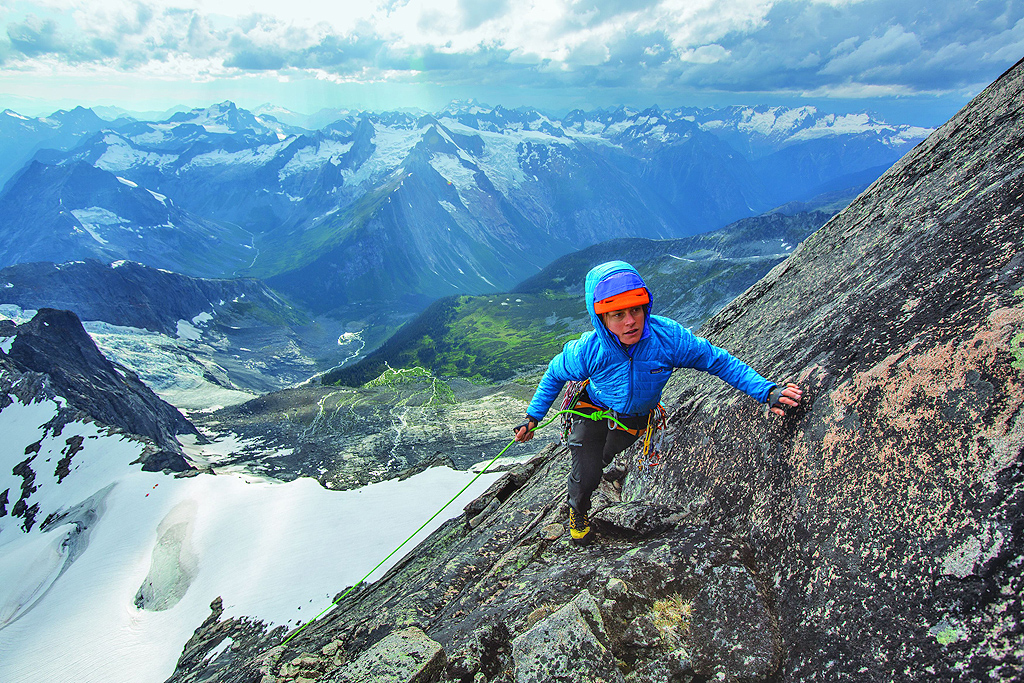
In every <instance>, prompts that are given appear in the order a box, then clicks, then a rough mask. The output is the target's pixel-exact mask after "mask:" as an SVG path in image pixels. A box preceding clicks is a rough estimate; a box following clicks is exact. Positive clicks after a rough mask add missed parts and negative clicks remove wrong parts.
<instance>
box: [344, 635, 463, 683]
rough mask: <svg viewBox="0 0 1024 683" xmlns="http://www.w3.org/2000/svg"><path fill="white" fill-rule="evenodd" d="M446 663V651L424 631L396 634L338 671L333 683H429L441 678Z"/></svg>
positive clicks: (389, 636)
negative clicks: (390, 682)
mask: <svg viewBox="0 0 1024 683" xmlns="http://www.w3.org/2000/svg"><path fill="white" fill-rule="evenodd" d="M446 662H447V657H446V656H445V653H444V648H442V647H441V645H440V644H439V643H437V642H435V641H434V640H431V639H430V637H429V636H427V634H426V633H424V632H423V631H422V630H420V629H418V628H416V627H411V628H407V629H403V630H401V631H395V632H394V633H392V634H390V635H388V636H387V637H385V638H384V639H383V640H381V641H380V642H379V643H377V644H376V645H374V646H373V647H372V648H370V649H369V650H367V651H366V652H364V653H363V654H362V655H360V656H359V657H358V658H357V659H356V660H355V661H353V662H351V663H350V664H348V665H346V666H345V667H343V668H342V669H339V670H338V671H337V672H335V674H334V676H333V677H332V678H331V681H332V683H365V682H366V681H393V682H394V683H427V682H428V681H431V680H433V679H434V678H436V677H437V676H438V675H440V673H441V670H442V669H443V668H444V665H445V663H446Z"/></svg>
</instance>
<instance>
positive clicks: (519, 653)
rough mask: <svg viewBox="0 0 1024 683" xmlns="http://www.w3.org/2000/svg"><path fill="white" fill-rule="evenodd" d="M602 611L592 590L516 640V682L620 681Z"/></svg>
mask: <svg viewBox="0 0 1024 683" xmlns="http://www.w3.org/2000/svg"><path fill="white" fill-rule="evenodd" d="M607 641H608V635H607V633H605V629H604V622H603V621H602V619H601V612H600V610H599V609H598V607H597V603H596V602H595V601H594V598H593V596H592V595H591V594H590V592H589V591H587V590H583V591H580V593H579V594H578V595H577V596H576V597H575V598H573V599H572V600H571V601H570V602H569V603H567V604H566V605H565V606H563V607H562V608H561V609H559V610H558V611H557V612H555V613H554V614H552V615H551V616H550V617H548V618H546V619H544V620H543V621H541V622H539V623H538V624H537V625H536V626H534V627H533V628H531V629H530V630H529V631H527V632H526V633H523V634H522V635H520V636H519V637H517V638H516V639H515V640H513V641H512V659H513V660H514V662H515V671H516V683H549V682H550V681H559V682H560V683H572V682H573V681H579V682H580V683H601V682H603V683H613V682H614V683H619V682H624V681H625V679H624V678H623V676H622V673H621V672H620V671H619V669H618V667H617V666H616V665H615V658H614V657H613V656H612V653H611V651H610V650H609V649H608V648H607V647H606V646H605V645H604V643H606V642H607Z"/></svg>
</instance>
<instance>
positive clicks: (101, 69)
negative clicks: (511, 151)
mask: <svg viewBox="0 0 1024 683" xmlns="http://www.w3.org/2000/svg"><path fill="white" fill-rule="evenodd" d="M0 26H2V30H0V109H2V108H6V107H9V108H12V109H14V110H16V111H19V112H21V113H26V114H33V115H38V114H42V113H48V112H49V111H52V110H53V109H54V108H57V107H67V106H70V105H74V104H84V105H86V106H94V105H115V106H120V107H124V108H126V109H131V110H136V111H143V110H158V109H159V110H162V109H166V108H169V107H171V106H174V105H179V104H182V105H187V106H206V105H209V104H212V103H216V102H220V101H223V100H226V99H230V100H233V101H234V102H236V103H238V104H239V105H240V106H244V107H250V108H251V107H255V106H257V105H260V104H263V103H272V104H275V105H279V106H282V107H286V108H288V109H292V110H294V111H298V112H302V113H314V112H316V111H317V110H319V109H321V108H325V107H331V108H339V107H352V108H361V109H393V108H399V107H418V108H422V109H425V110H428V111H436V110H437V109H440V108H442V107H443V106H445V105H446V104H447V103H448V102H449V101H451V100H453V99H467V98H476V99H478V100H479V101H481V102H484V103H487V104H491V105H495V104H503V105H505V106H520V105H530V106H534V107H538V108H541V109H546V110H549V111H552V112H554V113H559V112H563V111H565V110H568V109H571V108H576V107H580V108H584V109H593V108H596V107H607V106H615V105H619V104H627V105H633V106H648V105H651V104H658V105H660V106H662V107H672V106H678V105H696V106H709V105H723V104H787V105H796V104H808V103H809V104H814V105H816V106H818V107H819V108H822V109H825V110H828V111H855V110H864V109H868V110H872V111H875V112H878V113H880V114H881V115H882V116H884V117H885V118H887V119H888V120H890V121H892V122H894V123H895V122H900V123H903V122H905V123H917V124H925V125H933V124H937V123H941V122H942V121H944V120H945V119H947V118H948V117H949V116H951V115H952V114H953V113H955V112H956V110H957V109H959V108H960V107H961V106H963V104H965V103H966V102H967V101H968V100H969V99H970V98H971V97H972V96H973V95H975V94H977V93H978V92H979V91H980V90H981V89H982V88H984V87H985V86H986V85H987V84H988V83H990V82H991V81H992V80H993V79H995V78H996V77H997V76H998V75H999V74H1000V73H1002V72H1003V71H1005V70H1006V69H1007V68H1008V67H1010V66H1012V65H1013V64H1014V63H1016V62H1017V61H1018V60H1019V59H1021V58H1022V57H1024V0H335V1H334V2H322V1H321V2H308V1H307V0H217V1H214V0H26V1H22V0H0Z"/></svg>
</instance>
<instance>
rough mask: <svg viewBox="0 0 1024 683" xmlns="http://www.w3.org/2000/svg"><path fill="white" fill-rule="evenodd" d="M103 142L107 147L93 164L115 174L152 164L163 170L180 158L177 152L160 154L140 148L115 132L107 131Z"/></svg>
mask: <svg viewBox="0 0 1024 683" xmlns="http://www.w3.org/2000/svg"><path fill="white" fill-rule="evenodd" d="M103 143H104V144H105V145H106V146H107V148H106V150H105V151H104V152H103V154H102V155H100V158H99V159H97V160H96V162H95V163H94V164H93V166H95V167H96V168H99V169H102V170H104V171H109V172H111V173H114V174H117V173H123V172H125V171H128V170H131V169H133V168H138V167H140V166H143V167H144V166H151V167H155V168H158V169H161V170H163V169H166V168H168V167H170V166H172V165H173V164H174V163H175V162H176V161H177V160H178V155H176V154H160V153H158V152H148V151H145V150H143V149H138V148H137V147H135V146H134V145H133V144H131V143H129V142H128V141H127V140H125V139H124V138H122V137H121V136H120V135H117V134H115V133H107V134H106V135H105V136H104V138H103Z"/></svg>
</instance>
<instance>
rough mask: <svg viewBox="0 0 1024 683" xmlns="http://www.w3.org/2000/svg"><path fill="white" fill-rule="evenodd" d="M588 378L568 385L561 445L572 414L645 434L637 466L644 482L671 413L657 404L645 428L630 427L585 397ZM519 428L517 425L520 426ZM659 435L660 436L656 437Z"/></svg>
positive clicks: (657, 459)
mask: <svg viewBox="0 0 1024 683" xmlns="http://www.w3.org/2000/svg"><path fill="white" fill-rule="evenodd" d="M589 383H590V380H589V379H585V380H583V381H581V382H569V383H568V384H567V385H566V387H565V398H563V399H562V407H561V410H560V411H559V412H560V413H561V416H562V444H563V445H566V446H568V445H569V434H570V433H571V432H572V420H573V415H584V416H585V417H589V418H590V419H592V420H603V419H605V417H607V418H608V429H621V430H622V431H624V432H627V433H629V434H632V435H633V436H642V437H643V443H642V444H641V448H640V451H639V452H638V453H637V457H636V461H635V463H634V469H635V471H636V474H637V476H638V477H640V478H641V479H643V480H644V481H645V482H646V481H649V480H650V478H651V476H652V474H653V470H654V468H655V467H657V466H658V465H660V464H661V454H662V444H663V443H664V440H665V427H666V425H667V419H668V413H667V412H666V411H665V406H663V405H661V404H660V403H659V404H658V407H657V408H654V409H653V410H651V411H650V412H649V413H648V414H647V426H646V427H644V428H642V429H630V428H629V427H626V426H625V425H624V424H622V423H621V422H619V420H618V419H617V418H618V415H617V413H615V411H613V410H611V409H603V408H600V407H598V406H596V405H594V404H593V403H589V402H587V401H584V400H582V397H583V396H586V394H584V392H583V390H584V389H586V387H587V384H589ZM579 408H583V409H592V410H594V411H595V412H593V413H590V414H584V413H580V412H577V409H579ZM517 431H518V428H517ZM655 435H657V436H655Z"/></svg>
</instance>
